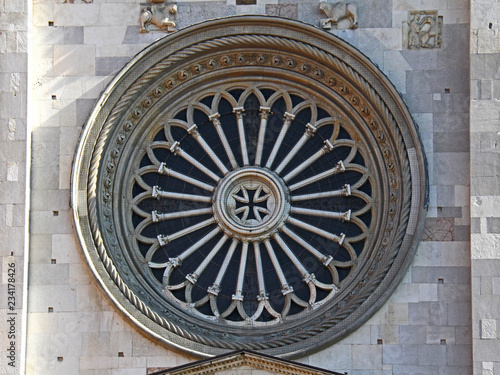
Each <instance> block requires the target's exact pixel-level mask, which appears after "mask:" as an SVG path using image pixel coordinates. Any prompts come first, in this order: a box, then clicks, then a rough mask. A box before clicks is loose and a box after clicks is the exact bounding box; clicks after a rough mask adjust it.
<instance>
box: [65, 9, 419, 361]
mask: <svg viewBox="0 0 500 375" xmlns="http://www.w3.org/2000/svg"><path fill="white" fill-rule="evenodd" d="M325 46H327V48H325ZM95 108H96V109H95V111H94V112H93V114H92V115H91V117H90V119H89V121H88V123H87V125H86V127H85V131H84V135H83V136H82V138H81V139H82V140H81V143H80V146H79V150H78V153H77V156H76V158H75V164H74V170H73V184H72V186H73V192H72V197H73V207H74V217H75V227H76V228H77V232H78V235H79V239H80V242H81V244H82V247H83V249H84V251H85V254H86V257H87V259H88V261H89V263H90V264H91V268H92V270H93V271H94V272H95V275H96V277H97V278H98V279H99V281H100V283H101V285H103V286H104V288H105V290H106V292H107V293H108V294H109V295H110V296H111V299H112V300H113V301H115V302H116V303H117V304H118V305H119V306H120V308H121V309H122V310H123V311H125V312H126V314H127V315H128V316H130V318H131V321H133V322H134V323H135V324H137V325H138V326H139V327H140V328H142V329H144V331H145V332H147V333H148V334H150V335H152V336H154V337H155V338H156V339H157V340H159V341H161V342H164V343H165V344H167V345H172V346H174V347H176V348H181V349H185V350H188V351H190V352H191V353H197V354H199V355H217V354H223V353H227V352H229V351H233V350H242V349H243V350H257V351H260V352H263V353H267V354H273V355H280V356H286V357H293V356H298V355H304V354H306V353H308V352H312V351H314V350H317V349H318V348H320V347H322V346H324V345H326V344H328V343H330V342H332V341H335V340H340V339H341V338H342V337H344V336H345V335H346V334H348V333H349V332H352V331H353V330H355V329H356V328H357V327H358V326H359V325H360V324H361V323H363V322H364V321H366V320H367V319H368V318H369V317H370V316H371V315H372V314H373V313H374V312H375V311H376V310H377V308H378V307H380V306H381V305H382V304H383V303H384V302H385V301H386V299H387V298H388V297H389V295H390V293H388V291H392V290H394V289H395V287H396V286H397V284H398V282H399V281H400V280H401V279H402V277H403V275H404V273H405V270H406V268H407V266H408V265H409V262H410V261H411V259H412V256H413V254H414V252H415V249H416V245H417V243H418V239H419V237H420V234H421V231H422V228H423V222H424V217H425V206H426V202H427V181H426V174H425V161H424V155H423V151H422V147H421V144H420V140H419V136H418V132H417V130H416V128H415V126H414V124H413V122H412V119H411V116H410V114H409V112H408V111H407V109H406V107H405V105H404V103H403V102H402V101H401V98H400V96H399V94H398V93H397V91H396V90H395V89H394V87H393V86H392V85H391V83H390V82H389V81H388V80H387V78H386V77H385V75H384V74H383V73H382V72H380V71H379V70H378V69H377V68H376V67H375V66H374V65H373V64H372V63H371V62H370V61H369V60H368V59H367V58H366V57H365V56H364V55H362V54H361V53H359V52H358V51H357V50H356V49H354V48H352V47H350V46H349V45H348V44H346V43H345V42H343V41H342V40H341V39H339V38H336V37H335V36H332V35H330V34H328V33H324V32H321V31H319V30H318V29H317V28H315V27H312V26H309V25H305V24H302V23H299V22H294V21H291V20H284V19H280V18H274V17H269V16H267V17H265V16H241V17H229V18H225V19H218V20H212V21H207V22H204V23H201V24H198V25H195V26H192V27H189V28H187V29H184V30H181V31H179V32H177V33H174V34H172V35H171V36H169V37H167V38H163V39H160V40H159V41H157V42H156V43H154V44H153V45H151V46H150V47H148V48H147V49H145V50H144V51H142V52H141V53H140V54H139V55H138V56H137V57H136V58H135V60H134V61H133V62H132V63H131V64H128V65H127V68H126V69H124V70H123V71H122V72H120V73H119V74H118V75H117V76H116V78H115V79H114V81H113V82H112V83H111V84H110V86H109V87H108V89H107V90H106V92H105V93H104V94H103V96H102V97H101V99H100V102H99V103H98V104H97V105H96V107H95Z"/></svg>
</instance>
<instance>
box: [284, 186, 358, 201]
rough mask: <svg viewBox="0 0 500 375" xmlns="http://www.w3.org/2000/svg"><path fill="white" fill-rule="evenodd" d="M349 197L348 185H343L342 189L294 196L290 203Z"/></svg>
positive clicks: (349, 187) (349, 189)
mask: <svg viewBox="0 0 500 375" xmlns="http://www.w3.org/2000/svg"><path fill="white" fill-rule="evenodd" d="M350 195H351V186H350V185H349V184H346V185H344V187H343V188H342V189H339V190H332V191H325V192H322V193H312V194H304V195H294V196H292V197H290V200H291V201H292V202H299V201H308V200H312V199H322V198H332V197H342V196H343V197H348V196H350Z"/></svg>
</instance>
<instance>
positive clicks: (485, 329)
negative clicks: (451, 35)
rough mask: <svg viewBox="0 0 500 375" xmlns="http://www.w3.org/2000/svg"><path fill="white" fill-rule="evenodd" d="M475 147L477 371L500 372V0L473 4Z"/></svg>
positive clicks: (473, 248) (474, 325)
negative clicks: (498, 0)
mask: <svg viewBox="0 0 500 375" xmlns="http://www.w3.org/2000/svg"><path fill="white" fill-rule="evenodd" d="M470 34H471V43H470V53H471V56H470V62H471V65H470V78H471V101H470V116H471V123H470V134H471V136H470V140H471V142H470V147H471V155H470V156H471V258H472V261H471V263H472V265H471V266H472V267H471V270H472V332H473V345H474V351H473V352H474V374H481V375H493V374H500V341H499V339H500V320H499V318H500V315H499V303H500V226H499V224H500V199H499V197H498V195H499V194H500V152H499V151H500V145H499V142H500V4H499V3H498V2H496V1H477V2H472V5H471V33H470Z"/></svg>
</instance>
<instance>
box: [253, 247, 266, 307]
mask: <svg viewBox="0 0 500 375" xmlns="http://www.w3.org/2000/svg"><path fill="white" fill-rule="evenodd" d="M253 250H254V254H255V266H256V268H257V281H258V283H259V297H260V298H261V299H264V298H267V293H266V284H265V282H264V271H263V269H262V258H261V256H260V247H259V243H258V242H254V243H253Z"/></svg>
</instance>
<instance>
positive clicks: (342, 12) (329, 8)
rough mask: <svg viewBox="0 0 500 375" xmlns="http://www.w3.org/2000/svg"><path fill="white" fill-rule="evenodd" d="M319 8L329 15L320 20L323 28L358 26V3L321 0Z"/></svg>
mask: <svg viewBox="0 0 500 375" xmlns="http://www.w3.org/2000/svg"><path fill="white" fill-rule="evenodd" d="M319 9H320V10H321V11H322V12H323V13H324V14H325V15H326V17H327V18H324V19H321V20H320V26H321V27H322V28H323V29H336V30H342V29H356V28H357V27H358V5H357V4H356V3H348V2H346V1H337V2H334V3H330V2H327V1H320V3H319Z"/></svg>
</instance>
